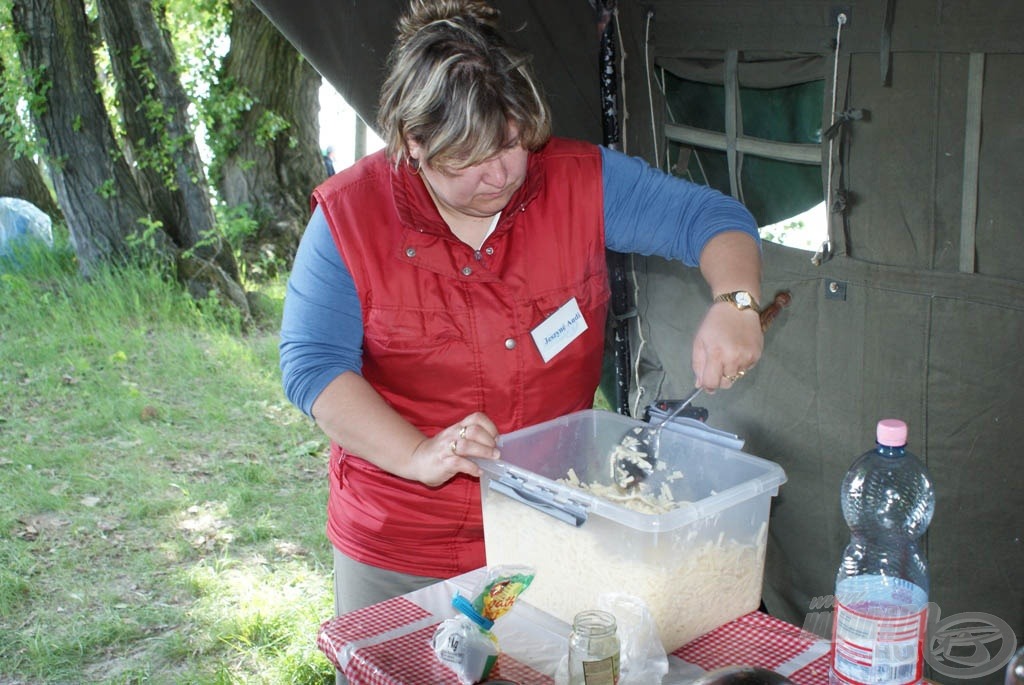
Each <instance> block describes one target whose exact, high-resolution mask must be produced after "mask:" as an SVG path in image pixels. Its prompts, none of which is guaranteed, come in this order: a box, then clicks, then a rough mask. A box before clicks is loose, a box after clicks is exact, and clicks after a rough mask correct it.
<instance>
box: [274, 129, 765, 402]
mask: <svg viewBox="0 0 1024 685" xmlns="http://www.w3.org/2000/svg"><path fill="white" fill-rule="evenodd" d="M601 159H602V182H603V191H604V197H603V203H604V223H605V227H604V229H605V246H606V247H607V248H608V249H609V250H613V251H616V252H632V253H637V254H642V255H659V256H661V257H665V258H667V259H675V260H679V261H682V262H683V263H685V264H687V265H689V266H696V265H697V263H698V261H699V260H700V254H701V251H702V250H703V249H704V246H705V245H706V244H707V242H708V241H709V240H710V239H711V238H712V237H714V236H715V235H717V234H718V233H722V232H724V231H736V230H740V231H745V232H747V233H749V234H750V235H752V236H753V237H754V239H755V240H757V239H758V233H757V224H756V223H755V222H754V219H753V217H752V216H751V215H750V212H748V211H747V209H746V208H745V207H743V205H742V204H740V203H739V202H738V201H736V200H734V199H732V198H731V197H728V196H726V195H723V194H722V193H719V192H718V191H716V190H714V189H711V188H708V187H706V186H701V185H697V184H694V183H690V182H688V181H685V180H683V179H680V178H676V177H674V176H672V175H669V174H666V173H664V172H662V171H660V170H658V169H655V168H653V167H651V166H650V165H649V164H647V162H645V161H644V160H642V159H640V158H637V157H629V156H627V155H624V154H622V153H620V152H616V151H614V150H609V149H607V148H604V147H602V148H601ZM362 342H363V323H362V309H361V305H360V302H359V296H358V294H357V293H356V289H355V283H354V282H353V280H352V275H351V273H349V270H348V268H347V267H346V265H345V263H344V261H343V260H342V258H341V255H340V254H339V253H338V250H337V248H336V247H335V245H334V240H333V238H332V236H331V231H330V227H329V226H328V225H327V219H326V217H324V215H323V212H322V211H321V210H320V208H319V207H318V208H317V209H316V210H315V211H314V212H313V216H312V217H311V218H310V221H309V224H308V226H307V227H306V231H305V233H304V234H303V236H302V241H301V242H300V244H299V249H298V251H297V252H296V255H295V262H294V264H293V266H292V272H291V276H290V278H289V279H288V289H287V293H286V296H285V303H284V316H283V318H282V322H281V342H280V356H281V372H282V376H283V385H284V391H285V395H286V396H287V397H288V399H289V400H291V401H292V402H293V403H294V404H295V406H297V407H298V408H299V409H301V410H302V411H303V412H305V413H306V414H307V415H311V410H312V406H313V402H314V401H315V400H316V398H317V397H318V396H319V395H320V393H321V392H322V391H323V389H324V388H325V387H327V384H328V383H330V382H331V381H332V380H333V379H334V378H336V377H337V376H339V375H340V374H342V373H344V372H345V371H355V372H357V373H358V372H359V371H360V369H361V368H362Z"/></svg>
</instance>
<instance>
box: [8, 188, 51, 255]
mask: <svg viewBox="0 0 1024 685" xmlns="http://www.w3.org/2000/svg"><path fill="white" fill-rule="evenodd" d="M31 239H37V240H40V241H42V242H43V243H45V244H46V246H47V247H53V225H52V222H51V221H50V217H49V216H47V215H46V214H45V213H44V212H43V211H42V210H41V209H39V208H38V207H36V206H35V205H34V204H32V203H31V202H29V201H27V200H22V199H20V198H17V197H0V257H3V256H7V255H9V254H11V251H12V249H13V247H14V244H15V243H16V242H19V241H25V240H31Z"/></svg>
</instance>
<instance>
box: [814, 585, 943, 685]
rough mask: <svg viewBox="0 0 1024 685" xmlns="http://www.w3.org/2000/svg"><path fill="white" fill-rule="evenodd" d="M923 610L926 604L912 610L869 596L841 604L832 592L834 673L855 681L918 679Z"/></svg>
mask: <svg viewBox="0 0 1024 685" xmlns="http://www.w3.org/2000/svg"><path fill="white" fill-rule="evenodd" d="M918 590H920V589H919V588H918ZM921 592H923V591H921ZM927 614H928V610H927V607H924V608H921V609H919V610H917V611H914V610H913V609H909V608H907V606H906V605H902V606H901V605H899V604H895V603H892V602H878V601H872V600H867V601H863V600H862V601H855V602H852V603H848V604H844V603H843V602H842V601H841V599H840V598H838V597H837V598H836V613H835V623H834V627H833V635H832V644H833V656H832V673H833V675H834V676H835V677H836V678H837V679H838V680H839V681H840V682H842V683H851V684H854V685H905V684H908V683H917V682H919V681H920V680H921V677H922V675H923V671H924V635H925V626H926V623H927Z"/></svg>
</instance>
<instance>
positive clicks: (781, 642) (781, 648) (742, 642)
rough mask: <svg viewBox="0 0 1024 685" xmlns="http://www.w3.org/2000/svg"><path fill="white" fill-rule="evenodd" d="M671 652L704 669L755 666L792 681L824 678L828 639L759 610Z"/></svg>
mask: <svg viewBox="0 0 1024 685" xmlns="http://www.w3.org/2000/svg"><path fill="white" fill-rule="evenodd" d="M672 654H673V656H677V657H679V658H680V659H682V660H683V661H686V662H689V663H691V664H696V665H697V666H700V667H701V668H702V669H704V670H705V671H712V670H714V669H716V668H724V667H725V666H735V665H743V666H758V667H761V668H767V669H770V670H772V671H776V672H778V673H781V674H782V675H785V676H786V677H788V678H789V679H790V680H792V681H793V682H794V683H796V685H822V684H823V683H827V682H828V655H829V643H828V642H827V641H825V640H822V639H821V638H820V637H818V636H817V635H814V634H813V633H808V632H807V631H804V630H802V629H800V628H798V627H796V626H794V625H793V624H791V623H786V622H785V621H781V620H779V619H777V618H774V617H773V616H769V615H768V614H765V613H762V612H759V611H752V612H751V613H749V614H746V615H745V616H740V617H739V618H737V619H735V620H733V621H730V622H729V623H726V624H725V625H724V626H720V627H718V628H716V629H714V630H712V631H711V632H710V633H707V634H705V635H702V636H700V637H698V638H697V639H695V640H693V641H692V642H690V643H688V644H685V645H683V646H682V647H680V648H679V649H677V650H676V651H674V652H672Z"/></svg>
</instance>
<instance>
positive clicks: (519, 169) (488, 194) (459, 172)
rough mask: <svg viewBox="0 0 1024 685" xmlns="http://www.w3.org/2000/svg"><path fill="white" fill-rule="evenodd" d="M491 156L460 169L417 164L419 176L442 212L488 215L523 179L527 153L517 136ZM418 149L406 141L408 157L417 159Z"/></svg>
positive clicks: (502, 206)
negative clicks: (418, 165)
mask: <svg viewBox="0 0 1024 685" xmlns="http://www.w3.org/2000/svg"><path fill="white" fill-rule="evenodd" d="M511 140H512V142H511V143H509V144H508V145H507V146H505V147H504V148H503V149H501V150H499V151H498V152H497V153H495V154H494V155H493V156H491V157H489V158H487V159H485V160H484V161H483V162H480V163H479V164H474V165H473V166H468V167H465V168H462V169H448V168H443V169H442V168H437V167H432V166H430V165H428V164H425V163H422V162H421V163H420V175H421V176H422V177H423V181H424V182H425V183H426V184H427V188H428V189H429V190H430V194H431V195H432V196H433V198H434V202H435V203H436V204H437V205H438V209H439V210H441V212H442V214H443V213H444V212H445V211H446V210H447V211H449V212H454V213H456V214H459V215H462V216H465V217H473V218H482V217H491V216H494V215H495V214H497V213H498V212H500V211H501V210H503V209H504V208H505V205H507V204H508V202H509V200H510V199H511V198H512V195H513V194H514V193H515V192H516V191H517V190H518V189H519V187H520V186H521V185H523V181H524V180H526V165H527V161H528V159H529V156H530V153H529V152H528V151H527V150H525V149H524V148H523V147H522V145H520V143H519V138H518V136H513V137H512V139H511ZM421 152H422V150H421V149H420V147H419V146H418V145H417V144H416V143H414V142H412V141H410V142H409V156H410V157H412V158H413V159H415V160H417V161H419V159H420V154H421Z"/></svg>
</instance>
